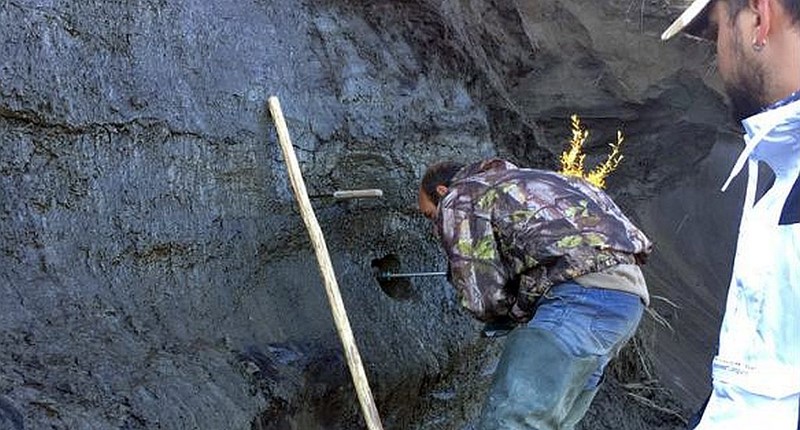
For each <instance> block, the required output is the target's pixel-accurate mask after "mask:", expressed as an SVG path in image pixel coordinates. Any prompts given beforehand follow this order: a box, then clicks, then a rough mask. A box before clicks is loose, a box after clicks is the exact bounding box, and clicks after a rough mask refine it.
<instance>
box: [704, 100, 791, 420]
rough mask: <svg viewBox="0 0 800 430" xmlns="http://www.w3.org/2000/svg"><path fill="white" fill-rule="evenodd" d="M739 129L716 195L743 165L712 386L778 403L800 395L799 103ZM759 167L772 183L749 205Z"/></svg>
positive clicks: (769, 112)
mask: <svg viewBox="0 0 800 430" xmlns="http://www.w3.org/2000/svg"><path fill="white" fill-rule="evenodd" d="M743 125H744V127H745V131H746V134H745V136H744V140H745V149H744V151H743V152H742V154H741V155H740V157H739V159H738V160H737V162H736V164H735V166H734V168H733V171H732V172H731V175H730V177H729V178H728V180H727V181H726V183H725V185H724V186H723V189H722V190H723V191H725V189H726V188H727V186H728V185H729V184H730V182H731V180H732V179H733V178H734V177H735V176H737V175H738V174H739V172H740V171H741V170H742V169H743V167H744V166H745V164H746V165H747V166H748V176H749V177H748V184H747V192H746V194H745V200H744V207H743V211H742V220H741V224H740V227H739V240H738V243H737V247H736V257H735V260H734V267H733V275H732V277H731V283H730V289H729V291H728V301H727V305H726V309H725V316H724V318H723V322H722V327H721V329H720V338H719V352H718V355H717V357H716V358H715V359H714V364H713V376H714V380H715V384H716V383H724V384H730V385H733V386H736V387H739V388H740V389H743V390H745V391H747V392H750V393H753V394H758V395H761V396H765V397H767V398H773V399H781V398H786V397H790V396H796V395H797V394H798V393H800V101H794V102H790V103H788V104H786V105H784V106H781V107H777V108H774V109H770V110H766V111H764V112H762V113H759V114H757V115H754V116H752V117H750V118H747V119H746V120H744V121H743ZM759 161H761V162H764V163H766V164H767V165H769V167H770V168H771V169H772V170H773V171H774V172H775V182H774V184H773V185H772V187H771V188H770V189H769V190H768V191H767V193H766V194H764V196H763V197H761V198H760V199H759V200H758V201H756V185H757V183H758V162H759ZM792 428H793V427H792Z"/></svg>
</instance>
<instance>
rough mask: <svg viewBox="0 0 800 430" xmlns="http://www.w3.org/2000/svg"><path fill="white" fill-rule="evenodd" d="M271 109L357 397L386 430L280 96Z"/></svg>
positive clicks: (378, 429) (375, 429) (374, 426)
mask: <svg viewBox="0 0 800 430" xmlns="http://www.w3.org/2000/svg"><path fill="white" fill-rule="evenodd" d="M269 111H270V112H271V113H272V119H273V120H274V121H275V127H276V128H277V129H278V142H279V143H280V145H281V151H282V152H283V158H284V160H285V161H286V167H287V170H288V171H289V180H290V181H291V183H292V189H293V190H294V195H295V198H296V199H297V204H298V205H299V206H300V214H301V215H302V216H303V221H304V222H305V223H306V228H307V229H308V235H309V236H310V237H311V243H312V244H313V245H314V252H316V254H317V262H318V263H319V270H320V272H322V278H323V280H324V281H325V292H326V293H327V294H328V302H330V305H331V311H332V312H333V321H334V323H335V324H336V331H337V332H339V338H340V339H341V340H342V346H344V353H345V356H346V358H347V365H348V367H350V374H351V375H352V377H353V383H354V384H355V386H356V393H357V394H358V400H359V402H360V403H361V413H362V414H364V420H365V421H366V422H367V428H369V429H370V430H383V426H382V425H381V418H380V416H379V415H378V408H376V407H375V401H374V400H373V398H372V391H370V389H369V382H368V381H367V375H366V373H365V372H364V366H363V364H362V363H361V356H360V355H359V353H358V347H357V346H356V340H355V338H354V337H353V331H352V329H351V328H350V321H349V320H348V319H347V312H346V311H345V309H344V302H342V296H341V294H339V284H338V283H337V282H336V275H335V274H334V272H333V264H331V257H330V255H329V254H328V247H327V245H325V236H323V235H322V229H320V227H319V223H318V222H317V217H316V215H314V209H313V208H312V207H311V201H310V200H309V198H308V192H307V191H306V184H305V182H304V181H303V174H302V173H301V172H300V165H299V164H298V163H297V157H296V156H295V154H294V148H292V141H291V139H290V138H289V129H288V128H287V127H286V121H285V120H284V119H283V111H281V104H280V102H278V98H277V97H274V96H273V97H270V98H269Z"/></svg>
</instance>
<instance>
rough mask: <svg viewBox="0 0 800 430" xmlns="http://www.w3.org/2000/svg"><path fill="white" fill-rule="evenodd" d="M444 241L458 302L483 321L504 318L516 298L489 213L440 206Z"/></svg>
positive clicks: (441, 229)
mask: <svg viewBox="0 0 800 430" xmlns="http://www.w3.org/2000/svg"><path fill="white" fill-rule="evenodd" d="M439 215H440V217H441V218H440V220H441V224H440V234H441V237H440V238H441V241H442V245H443V247H444V250H445V252H446V253H447V258H448V261H449V265H450V277H451V281H450V282H451V283H452V284H453V287H455V289H456V292H457V295H458V298H459V301H460V303H461V305H462V306H464V307H465V308H466V309H467V310H468V311H469V312H470V313H471V314H472V315H473V316H475V317H476V318H477V319H479V320H481V321H491V320H494V319H497V318H498V317H505V316H507V315H508V312H509V310H510V308H511V305H512V301H513V297H509V295H508V293H507V292H506V290H505V285H506V283H507V281H508V274H507V270H506V268H505V267H504V265H503V263H502V261H501V257H500V253H499V252H498V249H497V244H496V242H495V236H494V232H493V229H492V224H491V219H490V217H489V213H488V212H486V213H481V212H480V211H477V212H476V211H471V210H462V209H455V208H452V207H446V206H444V207H442V208H440V214H439Z"/></svg>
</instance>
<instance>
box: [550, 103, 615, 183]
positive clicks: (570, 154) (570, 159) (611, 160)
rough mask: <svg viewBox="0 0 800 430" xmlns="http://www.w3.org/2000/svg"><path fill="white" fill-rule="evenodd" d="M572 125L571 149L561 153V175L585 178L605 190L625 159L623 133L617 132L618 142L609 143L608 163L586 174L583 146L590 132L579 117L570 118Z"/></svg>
mask: <svg viewBox="0 0 800 430" xmlns="http://www.w3.org/2000/svg"><path fill="white" fill-rule="evenodd" d="M570 123H571V126H572V138H571V139H570V141H569V147H568V148H567V150H566V151H564V152H562V153H561V157H560V158H559V159H560V161H561V174H563V175H567V176H575V177H578V178H583V179H585V180H586V181H588V182H590V183H591V184H593V185H595V186H596V187H598V188H605V186H606V177H607V176H608V175H609V174H610V173H611V172H613V171H614V170H616V169H617V166H619V163H620V161H622V158H623V156H622V151H621V149H620V148H621V146H622V142H623V141H624V140H625V138H624V136H623V135H622V131H620V130H617V140H616V142H612V143H609V146H611V153H610V154H608V156H607V157H606V161H604V162H603V163H602V164H600V165H598V166H596V167H595V168H594V169H592V170H590V171H589V172H588V173H586V172H584V168H583V162H584V160H585V159H586V154H584V153H583V144H584V143H586V140H587V139H588V138H589V130H586V129H585V128H584V127H583V125H581V119H580V118H579V117H578V115H575V114H573V115H572V116H571V117H570Z"/></svg>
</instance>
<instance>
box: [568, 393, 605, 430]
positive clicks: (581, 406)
mask: <svg viewBox="0 0 800 430" xmlns="http://www.w3.org/2000/svg"><path fill="white" fill-rule="evenodd" d="M597 391H598V388H595V389H593V390H583V391H582V392H581V393H580V394H578V398H577V399H575V402H574V403H573V404H572V409H570V411H569V412H567V417H566V418H564V423H563V425H562V426H561V428H562V429H565V430H572V429H574V428H575V426H576V425H578V423H579V422H581V420H582V419H583V416H584V415H586V411H588V410H589V406H591V405H592V400H594V396H595V395H597Z"/></svg>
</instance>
